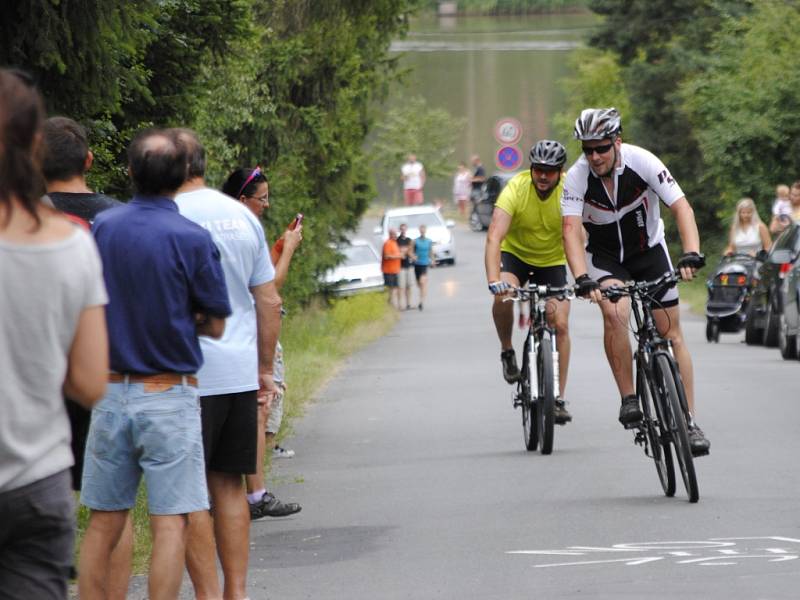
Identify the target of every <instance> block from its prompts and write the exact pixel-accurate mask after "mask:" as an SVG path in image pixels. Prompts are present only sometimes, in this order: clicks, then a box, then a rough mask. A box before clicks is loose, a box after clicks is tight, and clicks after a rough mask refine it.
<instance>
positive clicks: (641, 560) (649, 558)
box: [534, 556, 664, 569]
mask: <svg viewBox="0 0 800 600" xmlns="http://www.w3.org/2000/svg"><path fill="white" fill-rule="evenodd" d="M663 559H664V557H663V556H645V557H643V558H610V559H608V560H584V561H579V562H568V563H550V564H547V565H534V567H536V568H537V569H541V568H544V567H577V566H584V565H604V564H608V563H617V562H621V563H625V564H626V565H627V566H629V567H632V566H636V565H643V564H645V563H649V562H653V561H656V560H663Z"/></svg>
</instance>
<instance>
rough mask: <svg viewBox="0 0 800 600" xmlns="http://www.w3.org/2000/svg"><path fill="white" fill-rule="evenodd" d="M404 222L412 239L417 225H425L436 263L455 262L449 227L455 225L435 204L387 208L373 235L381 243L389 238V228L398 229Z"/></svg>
mask: <svg viewBox="0 0 800 600" xmlns="http://www.w3.org/2000/svg"><path fill="white" fill-rule="evenodd" d="M402 223H405V224H406V226H407V227H408V230H407V231H406V235H407V236H408V237H410V238H411V239H412V240H413V239H414V238H416V237H419V226H420V225H425V227H426V232H425V235H426V236H427V237H428V238H430V239H431V240H432V241H433V255H434V257H435V258H436V264H437V265H438V264H440V263H450V264H451V265H454V264H456V239H455V236H454V235H453V232H452V231H451V229H453V227H455V226H456V224H455V222H453V220H452V219H447V220H446V221H445V220H444V218H443V217H442V214H441V213H440V212H439V209H438V208H436V207H435V206H430V205H426V204H425V205H421V206H405V207H403V208H390V209H389V210H387V211H386V212H385V213H384V215H383V218H382V219H381V224H380V225H378V226H377V227H376V228H375V235H376V236H378V237H379V238H380V240H381V244H383V242H385V241H386V240H387V239H389V229H399V228H400V225H401V224H402Z"/></svg>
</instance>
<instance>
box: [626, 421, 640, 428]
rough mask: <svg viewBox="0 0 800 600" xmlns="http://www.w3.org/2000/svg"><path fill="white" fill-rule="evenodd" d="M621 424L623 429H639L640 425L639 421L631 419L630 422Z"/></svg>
mask: <svg viewBox="0 0 800 600" xmlns="http://www.w3.org/2000/svg"><path fill="white" fill-rule="evenodd" d="M622 426H623V427H624V428H625V429H639V428H640V427H641V426H642V422H641V421H633V422H631V423H623V424H622Z"/></svg>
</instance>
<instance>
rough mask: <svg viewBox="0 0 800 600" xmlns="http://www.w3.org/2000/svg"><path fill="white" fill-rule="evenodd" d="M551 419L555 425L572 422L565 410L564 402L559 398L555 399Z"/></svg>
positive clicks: (570, 416)
mask: <svg viewBox="0 0 800 600" xmlns="http://www.w3.org/2000/svg"><path fill="white" fill-rule="evenodd" d="M553 417H554V420H555V422H556V425H565V424H566V423H569V422H570V421H572V415H571V414H569V411H568V410H567V406H566V402H564V401H563V400H562V399H561V398H556V406H555V410H553Z"/></svg>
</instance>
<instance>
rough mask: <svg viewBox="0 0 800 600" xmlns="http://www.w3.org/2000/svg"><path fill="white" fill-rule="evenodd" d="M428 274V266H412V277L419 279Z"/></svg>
mask: <svg viewBox="0 0 800 600" xmlns="http://www.w3.org/2000/svg"><path fill="white" fill-rule="evenodd" d="M427 274H428V265H414V277H416V278H417V281H419V278H420V277H422V276H423V275H427Z"/></svg>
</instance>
